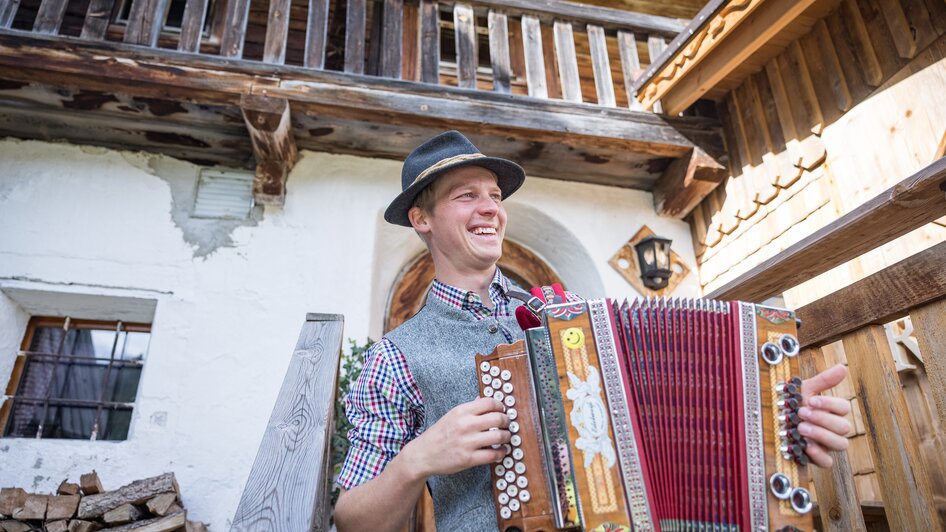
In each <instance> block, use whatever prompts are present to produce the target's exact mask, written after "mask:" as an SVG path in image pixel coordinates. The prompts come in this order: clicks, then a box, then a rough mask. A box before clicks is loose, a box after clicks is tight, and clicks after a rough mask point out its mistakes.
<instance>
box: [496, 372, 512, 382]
mask: <svg viewBox="0 0 946 532" xmlns="http://www.w3.org/2000/svg"><path fill="white" fill-rule="evenodd" d="M499 378H500V379H502V380H504V381H508V380H509V379H511V378H512V373H510V372H509V370H508V369H504V370H503V371H502V372H501V373H500V374H499Z"/></svg>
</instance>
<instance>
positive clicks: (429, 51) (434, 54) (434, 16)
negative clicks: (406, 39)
mask: <svg viewBox="0 0 946 532" xmlns="http://www.w3.org/2000/svg"><path fill="white" fill-rule="evenodd" d="M420 80H421V81H423V82H424V83H433V84H434V85H438V84H440V6H438V5H437V2H435V1H434V0H420Z"/></svg>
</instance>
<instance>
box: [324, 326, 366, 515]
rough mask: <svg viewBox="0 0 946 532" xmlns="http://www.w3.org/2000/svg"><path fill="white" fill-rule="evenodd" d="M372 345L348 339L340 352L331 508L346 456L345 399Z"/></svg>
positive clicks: (348, 428)
mask: <svg viewBox="0 0 946 532" xmlns="http://www.w3.org/2000/svg"><path fill="white" fill-rule="evenodd" d="M372 344H374V341H372V340H371V339H370V338H368V339H366V340H365V343H363V344H359V343H358V342H357V341H355V340H354V339H351V338H349V339H348V350H347V351H345V350H342V354H341V361H340V363H339V366H338V391H337V393H336V395H335V431H334V432H333V433H332V471H333V474H332V506H333V507H334V506H335V501H337V500H338V487H337V486H335V480H336V479H338V474H339V473H340V472H341V470H342V464H343V463H345V455H347V454H348V447H349V446H350V444H349V442H348V431H349V430H350V429H351V423H349V422H348V417H347V416H346V415H345V397H346V396H347V395H348V392H349V391H350V390H351V387H352V385H354V384H355V381H356V380H358V376H359V375H361V370H362V368H363V367H364V363H365V352H366V351H367V350H368V348H369V347H371V345H372Z"/></svg>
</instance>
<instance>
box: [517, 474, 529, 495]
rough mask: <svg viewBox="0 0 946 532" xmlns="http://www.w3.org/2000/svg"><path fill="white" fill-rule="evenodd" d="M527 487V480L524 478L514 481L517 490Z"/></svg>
mask: <svg viewBox="0 0 946 532" xmlns="http://www.w3.org/2000/svg"><path fill="white" fill-rule="evenodd" d="M528 485H529V479H527V478H526V477H519V478H517V479H516V486H519V489H522V488H524V487H526V486H528ZM520 493H522V492H520Z"/></svg>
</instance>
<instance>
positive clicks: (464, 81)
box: [453, 4, 479, 89]
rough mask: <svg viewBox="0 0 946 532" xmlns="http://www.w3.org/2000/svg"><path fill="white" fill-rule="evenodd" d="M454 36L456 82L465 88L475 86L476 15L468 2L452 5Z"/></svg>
mask: <svg viewBox="0 0 946 532" xmlns="http://www.w3.org/2000/svg"><path fill="white" fill-rule="evenodd" d="M453 25H454V28H455V29H456V31H455V33H454V36H455V41H456V50H457V84H458V85H459V86H460V87H462V88H465V89H475V88H476V67H477V65H479V57H478V54H477V51H478V50H477V42H476V41H477V38H476V16H475V15H474V14H473V6H472V5H470V4H455V5H454V6H453Z"/></svg>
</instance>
